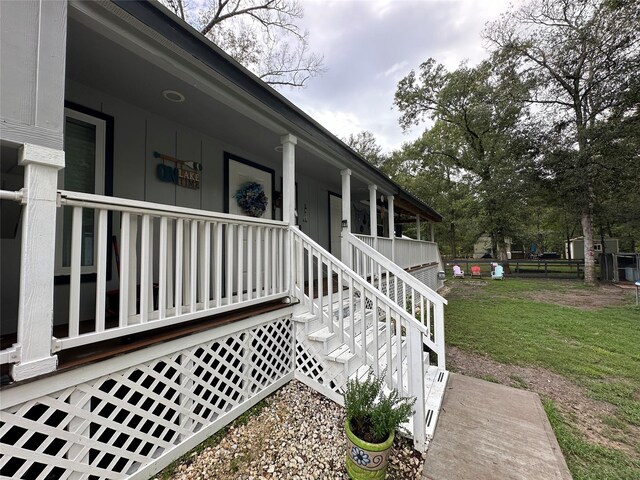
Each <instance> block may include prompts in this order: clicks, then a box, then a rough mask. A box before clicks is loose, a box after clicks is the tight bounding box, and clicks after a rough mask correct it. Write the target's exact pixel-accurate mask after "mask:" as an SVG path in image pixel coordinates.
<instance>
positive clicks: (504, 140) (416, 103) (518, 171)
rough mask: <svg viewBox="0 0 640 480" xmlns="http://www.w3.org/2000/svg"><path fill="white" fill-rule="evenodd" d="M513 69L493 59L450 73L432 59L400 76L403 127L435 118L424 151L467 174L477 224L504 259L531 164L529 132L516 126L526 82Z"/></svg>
mask: <svg viewBox="0 0 640 480" xmlns="http://www.w3.org/2000/svg"><path fill="white" fill-rule="evenodd" d="M515 73H516V72H515V71H513V70H509V69H503V70H502V71H497V70H495V69H494V68H492V64H491V63H490V62H489V61H485V62H482V63H481V64H480V65H478V66H477V67H475V68H471V67H468V66H467V65H464V64H463V65H461V66H460V67H459V68H458V69H457V70H455V71H453V72H448V71H446V69H445V68H444V67H443V66H442V65H439V64H437V63H436V62H435V60H433V59H429V60H428V61H426V62H425V63H423V64H422V65H421V66H420V72H419V74H416V72H415V71H412V72H411V73H410V74H409V75H408V76H407V77H405V78H403V79H402V80H401V81H400V83H399V84H398V88H397V91H396V94H395V102H394V103H395V105H396V106H397V107H398V109H399V110H400V111H401V112H402V115H401V117H400V125H401V126H402V127H403V128H404V129H407V128H409V127H410V126H411V125H414V124H420V123H421V122H422V121H424V120H425V119H431V120H434V121H435V122H436V123H435V126H434V128H433V129H432V130H431V131H430V132H429V133H428V134H427V135H425V136H424V137H423V140H424V142H425V143H424V146H425V149H426V151H427V152H428V153H429V155H431V156H437V157H442V158H446V159H447V161H448V162H451V164H452V165H454V166H455V167H457V168H458V169H460V170H459V175H467V176H469V178H470V180H471V181H470V184H471V185H472V187H473V189H472V192H473V195H474V196H475V202H476V204H477V206H478V209H479V210H478V214H479V221H480V226H481V228H482V231H485V232H487V233H489V234H490V235H491V238H492V241H493V243H494V244H495V245H496V247H497V251H498V256H499V258H502V259H506V244H505V238H507V237H512V236H513V235H514V234H515V233H516V231H517V226H518V222H519V219H518V209H519V208H520V207H521V206H522V205H523V202H524V196H525V193H526V188H525V187H524V185H523V183H524V181H525V179H526V176H527V175H528V173H529V170H530V168H529V164H530V162H531V152H530V151H529V144H528V139H527V135H526V132H525V131H524V130H523V129H521V128H519V124H520V122H521V121H522V120H523V119H524V118H525V117H526V110H525V108H524V101H523V98H524V92H526V86H525V85H523V84H522V83H521V82H520V81H519V77H518V76H517V75H516V74H515Z"/></svg>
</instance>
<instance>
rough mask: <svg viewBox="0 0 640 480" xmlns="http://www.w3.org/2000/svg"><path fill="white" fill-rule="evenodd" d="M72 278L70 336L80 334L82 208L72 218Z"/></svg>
mask: <svg viewBox="0 0 640 480" xmlns="http://www.w3.org/2000/svg"><path fill="white" fill-rule="evenodd" d="M71 222H72V223H71V277H70V279H69V336H70V337H77V336H78V335H79V334H80V274H81V271H82V208H81V207H73V209H72V216H71Z"/></svg>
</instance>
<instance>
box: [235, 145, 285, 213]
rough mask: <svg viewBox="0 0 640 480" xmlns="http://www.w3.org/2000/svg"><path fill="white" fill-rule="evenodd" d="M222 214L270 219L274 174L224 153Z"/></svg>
mask: <svg viewBox="0 0 640 480" xmlns="http://www.w3.org/2000/svg"><path fill="white" fill-rule="evenodd" d="M224 170H225V180H224V182H225V204H224V206H225V211H226V212H228V213H231V214H234V215H244V216H252V217H256V218H264V219H268V220H272V219H273V218H274V198H273V195H274V192H275V171H274V170H273V169H271V168H268V167H265V166H263V165H260V164H258V163H255V162H251V161H249V160H246V159H244V158H242V157H238V156H236V155H233V154H231V153H229V152H224Z"/></svg>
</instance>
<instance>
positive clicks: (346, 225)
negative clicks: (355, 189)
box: [340, 168, 352, 267]
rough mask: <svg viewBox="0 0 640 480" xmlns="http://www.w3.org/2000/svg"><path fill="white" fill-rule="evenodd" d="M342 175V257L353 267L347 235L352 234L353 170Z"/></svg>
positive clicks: (347, 170) (344, 261)
mask: <svg viewBox="0 0 640 480" xmlns="http://www.w3.org/2000/svg"><path fill="white" fill-rule="evenodd" d="M340 175H342V233H341V237H342V240H341V242H340V256H341V257H342V258H341V259H340V260H342V262H343V263H346V264H347V265H348V266H349V267H351V266H352V265H351V262H350V260H349V258H350V255H349V251H350V247H349V243H348V242H347V238H346V235H345V233H351V170H349V169H348V168H345V169H344V170H341V171H340Z"/></svg>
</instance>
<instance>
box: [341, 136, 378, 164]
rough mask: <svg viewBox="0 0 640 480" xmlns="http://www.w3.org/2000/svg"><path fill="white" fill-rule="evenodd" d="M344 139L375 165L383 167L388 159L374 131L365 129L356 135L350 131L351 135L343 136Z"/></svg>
mask: <svg viewBox="0 0 640 480" xmlns="http://www.w3.org/2000/svg"><path fill="white" fill-rule="evenodd" d="M342 141H343V142H344V143H346V144H347V145H349V146H350V147H351V148H352V149H353V150H355V151H356V152H358V153H359V154H360V155H362V157H364V158H365V159H366V160H367V161H368V162H369V163H371V165H373V166H375V167H378V168H379V167H381V166H382V164H383V163H384V161H385V160H386V157H385V155H384V154H383V153H382V147H381V146H380V145H379V144H378V141H377V140H376V137H375V136H374V135H373V133H371V132H370V131H368V130H363V131H361V132H358V133H357V134H355V135H354V134H353V133H350V134H349V136H348V137H347V138H343V139H342Z"/></svg>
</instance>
